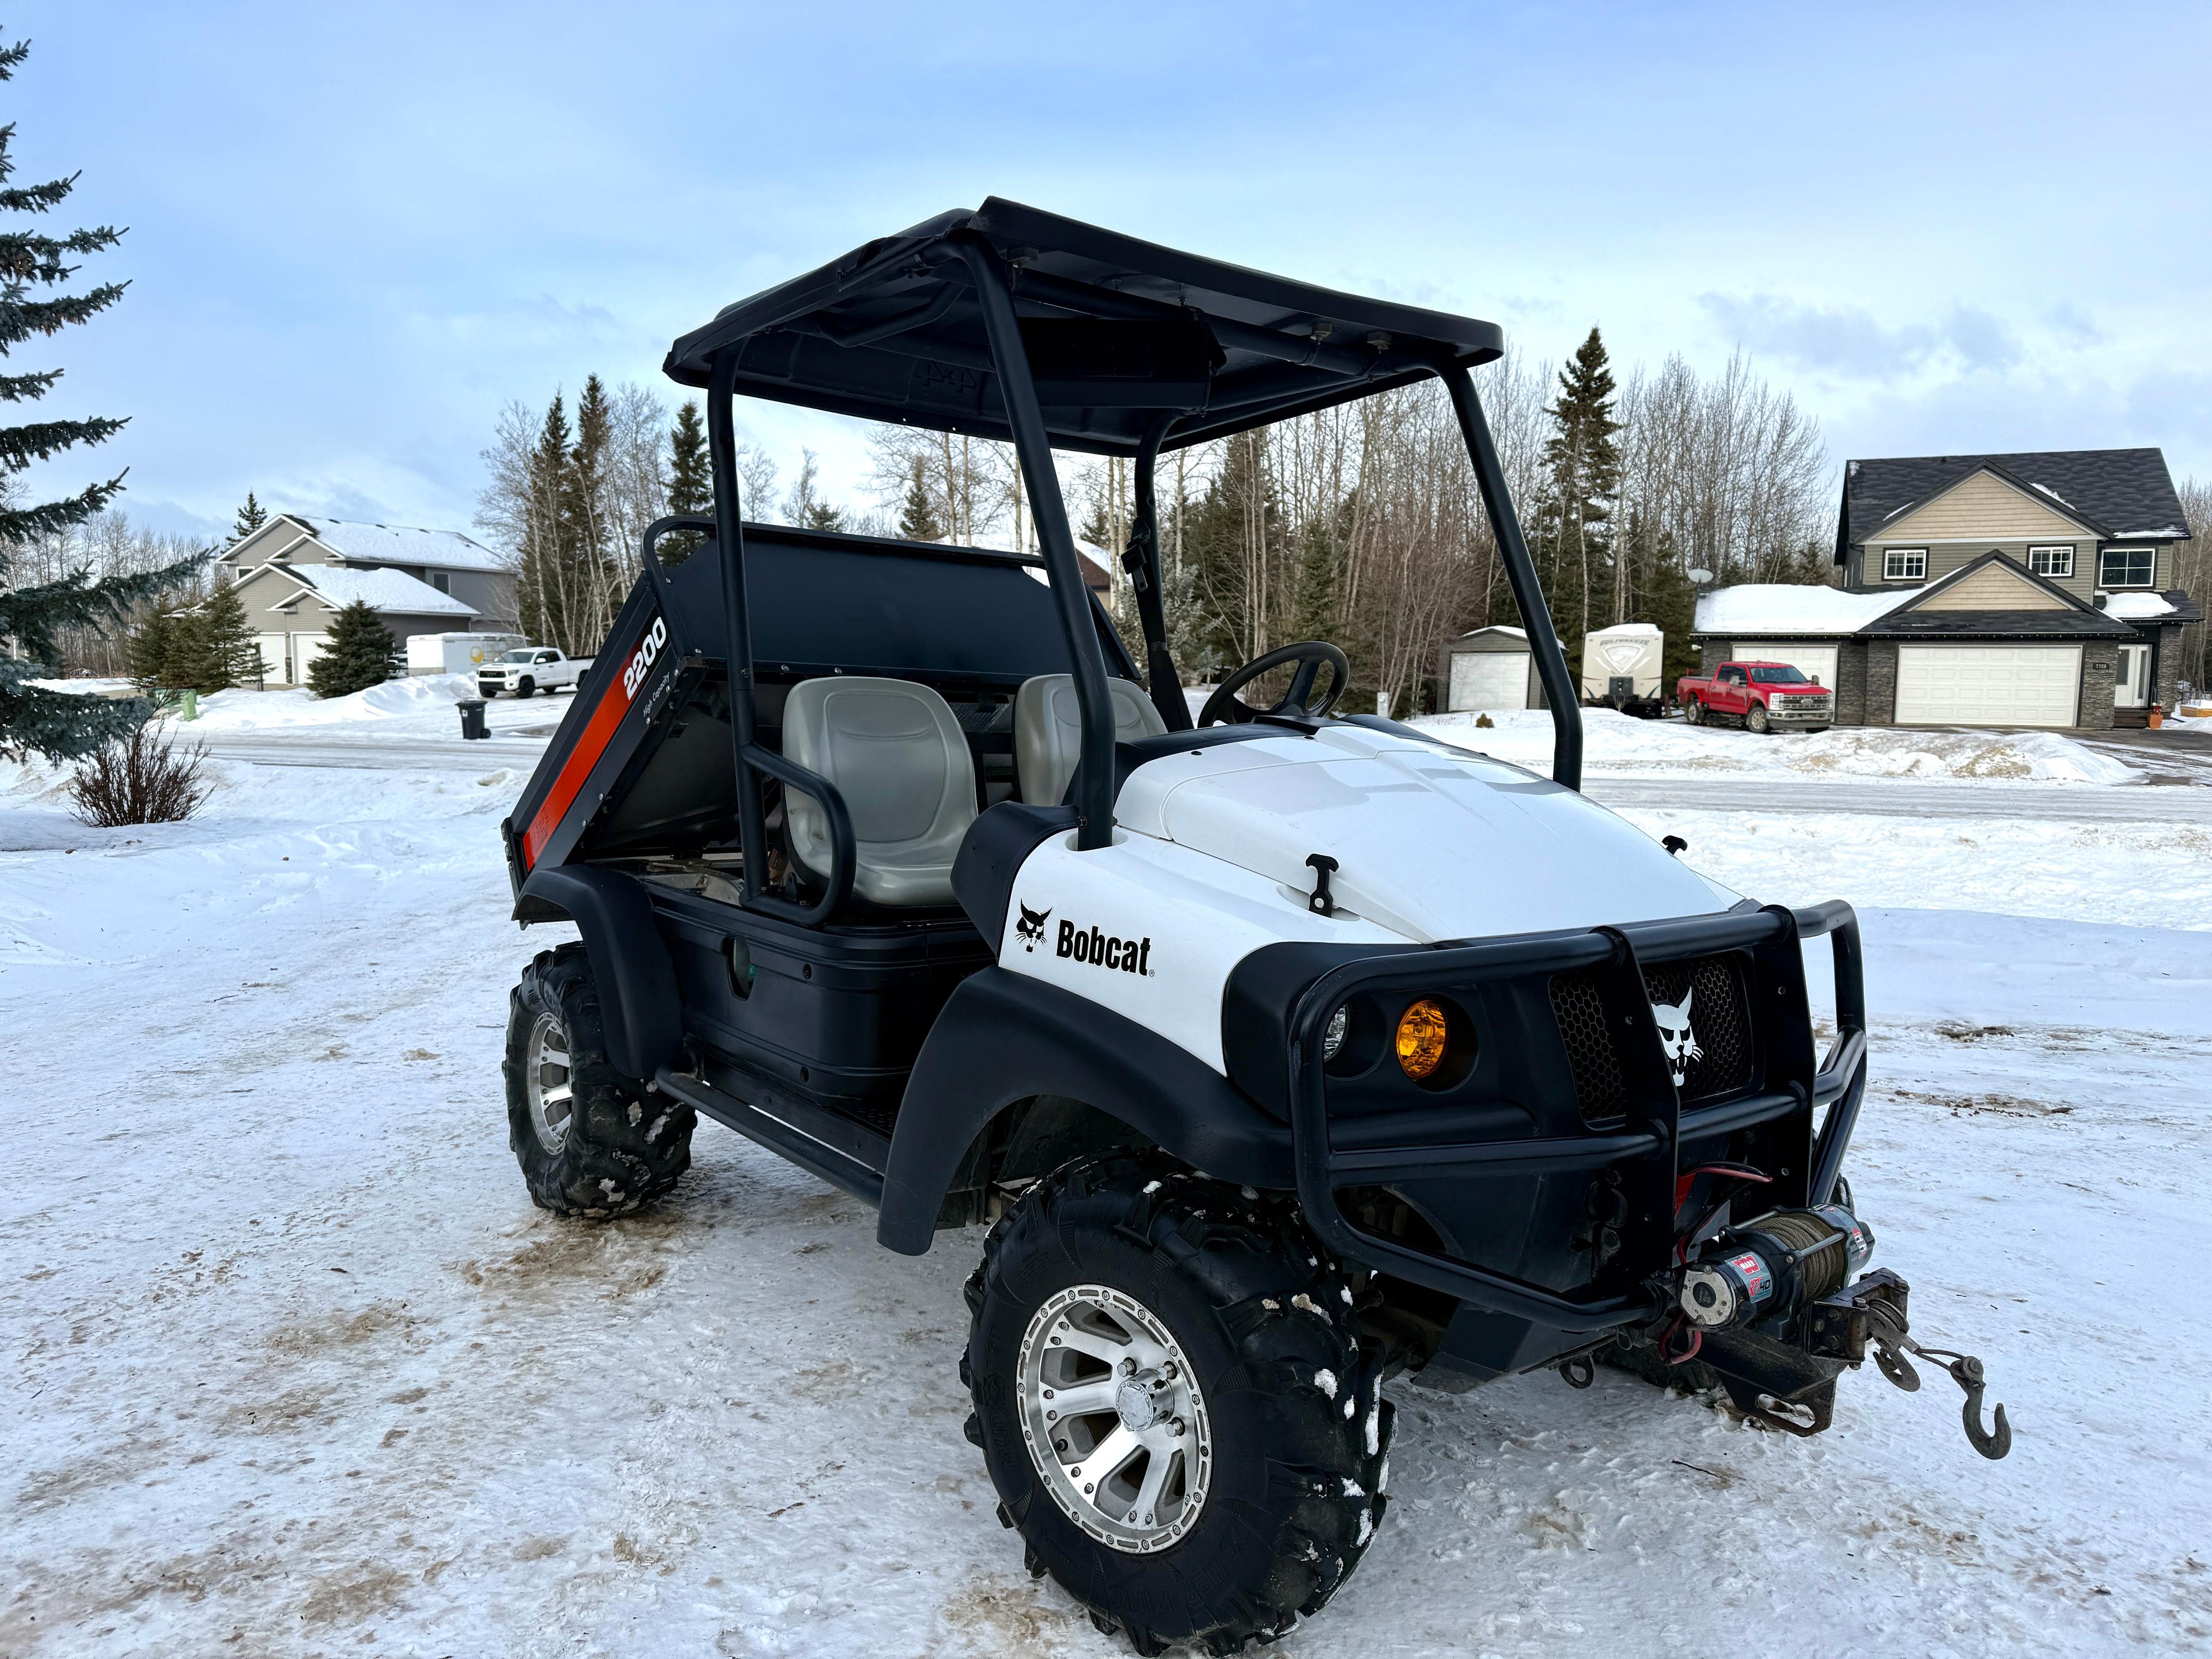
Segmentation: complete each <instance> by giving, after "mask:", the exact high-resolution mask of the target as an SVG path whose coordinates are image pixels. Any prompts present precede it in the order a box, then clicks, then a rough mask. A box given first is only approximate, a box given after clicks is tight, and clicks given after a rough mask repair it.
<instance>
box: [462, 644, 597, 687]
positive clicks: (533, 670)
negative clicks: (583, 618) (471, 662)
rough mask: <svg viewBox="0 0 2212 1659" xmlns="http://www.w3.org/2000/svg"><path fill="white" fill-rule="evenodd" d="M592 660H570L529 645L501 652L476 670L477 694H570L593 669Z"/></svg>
mask: <svg viewBox="0 0 2212 1659" xmlns="http://www.w3.org/2000/svg"><path fill="white" fill-rule="evenodd" d="M591 665H592V659H590V658H589V657H571V656H568V655H567V654H566V653H562V652H560V651H556V650H555V649H554V648H553V647H551V646H550V645H526V646H520V647H517V648H516V649H514V650H513V651H507V652H502V653H501V654H500V655H499V656H497V657H495V658H494V659H492V660H491V661H489V662H488V663H485V664H484V665H483V666H482V667H480V668H478V669H477V695H478V696H485V697H495V696H499V694H500V693H501V692H502V691H512V692H513V693H514V695H515V696H518V697H526V696H531V695H532V693H534V692H538V691H550V690H553V689H554V687H556V686H559V685H565V686H567V687H568V689H569V690H571V691H573V690H575V689H576V684H577V682H578V681H580V680H581V679H582V678H584V675H585V672H586V671H587V670H588V669H589V668H590V667H591Z"/></svg>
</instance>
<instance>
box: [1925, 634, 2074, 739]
mask: <svg viewBox="0 0 2212 1659" xmlns="http://www.w3.org/2000/svg"><path fill="white" fill-rule="evenodd" d="M2080 690H2081V647H2080V646H2078V645H1902V646H1899V647H1898V649H1897V723H1898V724H1899V726H2071V725H2073V724H2074V714H2075V708H2076V706H2077V701H2078V695H2079V692H2080Z"/></svg>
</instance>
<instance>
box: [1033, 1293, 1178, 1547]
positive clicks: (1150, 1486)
mask: <svg viewBox="0 0 2212 1659" xmlns="http://www.w3.org/2000/svg"><path fill="white" fill-rule="evenodd" d="M1016 1376H1017V1378H1018V1392H1019V1410H1020V1413H1021V1419H1022V1439H1023V1442H1024V1443H1025V1444H1026V1445H1027V1446H1028V1447H1029V1451H1030V1463H1031V1464H1032V1465H1033V1466H1034V1467H1035V1468H1036V1472H1037V1474H1038V1477H1039V1478H1040V1479H1041V1480H1042V1481H1043V1482H1044V1486H1045V1490H1046V1491H1048V1492H1050V1493H1051V1494H1052V1496H1053V1501H1054V1503H1056V1504H1059V1505H1060V1509H1061V1510H1062V1511H1063V1512H1064V1513H1066V1516H1067V1517H1068V1519H1069V1520H1071V1521H1073V1522H1075V1524H1076V1525H1077V1526H1079V1527H1080V1528H1083V1530H1084V1531H1085V1532H1086V1533H1088V1534H1090V1535H1091V1537H1093V1538H1095V1539H1097V1541H1099V1542H1100V1543H1102V1544H1104V1545H1106V1546H1108V1547H1109V1548H1112V1549H1116V1550H1120V1551H1121V1552H1122V1553H1125V1554H1129V1555H1145V1554H1149V1553H1152V1552H1153V1551H1155V1550H1164V1549H1165V1548H1167V1547H1169V1546H1170V1544H1173V1543H1175V1542H1176V1541H1177V1540H1178V1539H1180V1538H1182V1536H1183V1534H1185V1533H1187V1532H1188V1531H1189V1530H1190V1529H1191V1528H1192V1526H1193V1525H1194V1524H1195V1523H1196V1522H1197V1520H1198V1517H1199V1514H1200V1511H1201V1510H1204V1509H1205V1507H1206V1486H1207V1484H1208V1482H1209V1480H1210V1479H1211V1477H1212V1472H1213V1431H1212V1423H1211V1422H1210V1421H1209V1420H1208V1419H1207V1416H1206V1397H1205V1395H1204V1393H1203V1392H1202V1391H1201V1390H1200V1388H1199V1386H1198V1379H1197V1378H1196V1377H1195V1376H1192V1375H1191V1369H1190V1361H1189V1359H1188V1358H1187V1357H1186V1356H1185V1354H1184V1353H1183V1351H1182V1345H1181V1344H1179V1343H1178V1342H1176V1340H1175V1337H1174V1336H1173V1335H1172V1334H1170V1332H1169V1330H1168V1328H1167V1327H1166V1325H1164V1323H1162V1322H1161V1321H1160V1319H1159V1318H1158V1316H1157V1315H1155V1314H1154V1313H1153V1312H1152V1310H1151V1309H1149V1308H1147V1307H1146V1306H1145V1304H1143V1303H1141V1302H1139V1301H1138V1300H1137V1299H1136V1298H1135V1297H1133V1296H1130V1295H1129V1294H1127V1292H1126V1291H1117V1290H1115V1289H1114V1288H1113V1287H1112V1286H1110V1285H1070V1286H1069V1287H1068V1288H1067V1289H1066V1290H1064V1291H1060V1292H1059V1293H1058V1294H1057V1295H1055V1296H1054V1297H1051V1298H1050V1299H1049V1300H1048V1301H1047V1302H1046V1303H1045V1304H1044V1305H1043V1306H1042V1308H1039V1309H1038V1310H1037V1311H1036V1317H1035V1318H1033V1319H1031V1320H1030V1328H1029V1330H1028V1332H1027V1333H1026V1334H1024V1336H1023V1338H1022V1347H1021V1354H1020V1357H1019V1358H1018V1361H1017V1366H1016Z"/></svg>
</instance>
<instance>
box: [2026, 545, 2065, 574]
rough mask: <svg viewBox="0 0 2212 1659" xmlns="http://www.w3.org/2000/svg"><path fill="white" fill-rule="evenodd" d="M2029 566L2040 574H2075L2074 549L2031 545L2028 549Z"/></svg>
mask: <svg viewBox="0 0 2212 1659" xmlns="http://www.w3.org/2000/svg"><path fill="white" fill-rule="evenodd" d="M2027 568H2029V569H2030V570H2033V572H2034V573H2035V574H2037V575H2039V576H2070V575H2072V574H2074V550H2073V549H2072V548H2070V547H2031V548H2029V549H2028V550H2027Z"/></svg>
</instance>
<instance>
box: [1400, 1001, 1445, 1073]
mask: <svg viewBox="0 0 2212 1659" xmlns="http://www.w3.org/2000/svg"><path fill="white" fill-rule="evenodd" d="M1450 1042H1451V1022H1450V1021H1449V1020H1448V1019H1447V1018H1444V1011H1443V1009H1442V1008H1441V1007H1439V1006H1437V1004H1435V1003H1433V1002H1431V1001H1430V1000H1428V999H1427V998H1426V997H1424V998H1422V999H1421V1000H1419V1002H1417V1003H1415V1004H1414V1005H1413V1006H1412V1007H1410V1008H1408V1009H1407V1010H1406V1012H1404V1013H1402V1014H1401V1015H1399V1016H1398V1065H1399V1067H1400V1069H1401V1070H1402V1071H1403V1072H1404V1073H1406V1075H1407V1077H1409V1078H1411V1079H1413V1081H1414V1082H1416V1083H1419V1082H1420V1081H1421V1080H1422V1079H1425V1078H1427V1077H1429V1076H1430V1075H1431V1074H1432V1073H1434V1072H1435V1071H1436V1069H1437V1066H1441V1065H1443V1063H1444V1051H1445V1049H1446V1048H1449V1046H1450Z"/></svg>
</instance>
